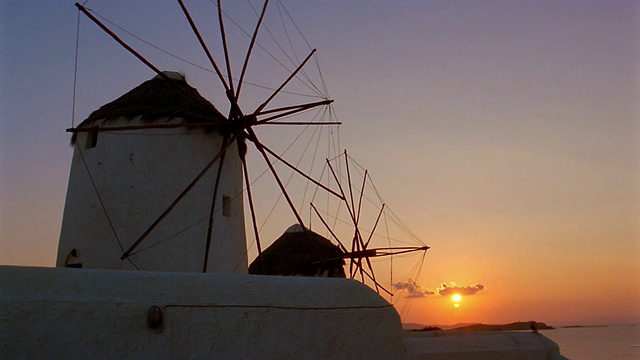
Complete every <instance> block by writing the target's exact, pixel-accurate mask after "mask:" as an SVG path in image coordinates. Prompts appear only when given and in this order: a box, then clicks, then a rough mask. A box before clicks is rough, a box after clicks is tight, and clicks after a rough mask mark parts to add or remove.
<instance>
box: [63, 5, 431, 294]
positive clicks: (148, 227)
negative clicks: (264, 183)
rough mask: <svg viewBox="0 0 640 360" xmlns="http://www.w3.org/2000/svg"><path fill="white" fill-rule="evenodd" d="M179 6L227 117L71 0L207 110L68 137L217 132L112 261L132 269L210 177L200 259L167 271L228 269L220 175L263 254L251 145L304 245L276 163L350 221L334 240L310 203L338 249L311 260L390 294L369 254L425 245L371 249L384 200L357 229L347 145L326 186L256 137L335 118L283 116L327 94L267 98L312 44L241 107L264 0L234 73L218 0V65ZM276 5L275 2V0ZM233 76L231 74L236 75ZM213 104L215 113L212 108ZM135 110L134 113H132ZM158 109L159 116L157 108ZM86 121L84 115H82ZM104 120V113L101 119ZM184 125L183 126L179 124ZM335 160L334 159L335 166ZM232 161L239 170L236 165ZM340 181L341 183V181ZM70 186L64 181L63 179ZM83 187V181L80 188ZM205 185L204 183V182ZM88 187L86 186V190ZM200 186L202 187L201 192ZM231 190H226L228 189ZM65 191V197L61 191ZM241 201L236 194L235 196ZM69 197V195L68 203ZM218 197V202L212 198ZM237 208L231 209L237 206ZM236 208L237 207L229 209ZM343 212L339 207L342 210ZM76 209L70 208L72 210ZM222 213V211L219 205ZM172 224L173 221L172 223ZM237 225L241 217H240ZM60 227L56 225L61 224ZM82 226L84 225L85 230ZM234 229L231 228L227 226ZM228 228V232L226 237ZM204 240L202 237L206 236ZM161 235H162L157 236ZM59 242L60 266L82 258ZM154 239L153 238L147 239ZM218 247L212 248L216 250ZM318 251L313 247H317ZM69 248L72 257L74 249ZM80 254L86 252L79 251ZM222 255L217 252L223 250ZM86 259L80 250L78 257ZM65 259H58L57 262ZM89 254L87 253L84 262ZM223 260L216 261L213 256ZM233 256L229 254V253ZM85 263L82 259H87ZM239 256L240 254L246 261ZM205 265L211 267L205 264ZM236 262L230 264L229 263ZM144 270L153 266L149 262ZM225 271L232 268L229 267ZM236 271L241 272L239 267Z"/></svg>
mask: <svg viewBox="0 0 640 360" xmlns="http://www.w3.org/2000/svg"><path fill="white" fill-rule="evenodd" d="M178 4H179V6H180V9H181V11H182V13H183V14H184V16H185V19H186V20H187V22H188V24H189V27H190V28H191V30H192V32H193V34H194V35H195V37H196V38H197V41H198V43H199V45H200V46H201V48H202V50H203V52H204V53H205V54H206V57H207V59H208V61H209V63H210V67H211V68H212V69H213V70H212V72H213V73H214V74H215V77H216V78H217V79H218V81H219V83H220V84H221V86H222V88H223V91H224V94H225V97H226V100H227V102H228V109H229V110H228V112H227V115H223V114H222V113H220V112H219V111H217V110H216V109H215V108H214V109H213V110H211V109H209V105H210V104H209V103H208V102H207V101H206V100H205V99H204V98H202V97H201V96H200V95H199V93H198V92H197V91H195V92H194V91H193V88H191V87H190V86H189V85H188V84H187V83H186V81H185V79H184V78H180V77H179V76H176V75H175V74H172V73H168V72H164V71H162V70H161V69H160V68H158V67H156V66H155V65H154V64H153V63H152V62H151V61H149V60H147V58H145V57H144V56H143V55H141V54H140V53H139V52H138V51H136V50H135V49H134V48H133V47H132V46H130V45H129V44H128V43H127V42H125V41H124V40H122V39H121V38H120V37H119V36H118V35H117V34H116V33H115V32H114V31H113V30H112V29H111V28H110V27H109V26H107V25H105V23H104V22H103V21H101V20H100V19H99V18H98V17H99V16H96V15H95V14H96V13H95V12H93V11H91V10H90V9H88V8H86V7H85V6H83V5H81V4H78V3H76V7H77V8H78V10H79V11H80V12H81V13H82V14H84V15H85V16H86V17H87V18H88V19H90V20H91V21H92V22H93V23H95V24H96V25H98V26H99V27H100V28H101V29H102V30H104V32H105V33H106V34H108V35H109V36H110V37H111V38H112V39H113V40H115V41H116V42H117V43H118V44H120V45H121V46H122V47H123V48H124V49H126V51H128V52H129V53H130V54H132V55H133V56H135V57H136V58H137V59H139V60H140V61H141V62H142V63H143V64H145V65H146V66H147V67H148V68H150V69H151V70H153V71H154V72H155V73H156V74H157V76H156V78H154V79H152V80H154V81H155V82H156V83H161V84H162V87H164V88H167V90H166V91H168V92H171V93H174V94H176V96H179V97H182V98H185V101H186V102H189V103H190V104H191V106H195V107H201V108H204V109H208V110H207V111H208V112H209V114H210V116H211V117H210V119H209V120H196V121H192V120H190V121H185V116H183V117H180V116H178V115H175V116H174V117H173V118H177V119H181V120H178V123H174V122H171V121H169V123H164V124H157V123H148V124H145V123H144V122H142V123H140V124H135V125H130V126H113V125H112V126H110V128H107V127H106V126H104V125H105V124H106V123H105V122H102V123H101V124H100V125H97V126H88V125H90V122H89V123H84V126H82V124H81V125H80V126H78V127H72V128H71V129H69V130H68V131H70V132H72V133H73V134H74V139H75V136H77V134H79V133H83V134H84V135H85V136H86V139H85V141H84V142H85V146H91V145H92V142H93V143H95V139H96V138H95V136H96V135H98V134H101V133H102V132H112V133H113V132H114V131H127V132H131V131H150V130H155V129H161V130H163V131H164V130H166V129H168V128H170V127H173V128H178V127H180V128H185V127H186V128H188V129H192V128H196V127H197V128H205V129H208V130H209V131H211V129H215V131H217V133H218V134H219V135H220V137H219V140H218V141H217V142H216V143H215V150H213V153H212V154H210V155H209V159H208V161H203V164H201V169H200V171H199V172H196V173H195V175H192V180H191V181H190V182H188V183H187V185H186V186H184V187H183V188H182V189H180V190H179V191H175V193H176V195H175V196H174V197H173V200H172V201H170V202H169V203H168V204H167V205H166V206H163V207H162V208H161V209H159V210H156V212H157V213H158V214H159V215H158V216H156V217H155V219H154V220H153V221H149V222H148V224H145V225H144V226H143V228H144V230H143V231H139V235H137V236H135V238H132V239H127V240H123V241H120V239H118V243H119V245H120V248H121V253H120V254H119V257H118V259H119V260H120V261H121V262H123V263H124V262H129V263H130V264H131V265H133V266H134V267H137V266H136V264H135V262H134V260H133V257H134V256H135V255H136V254H137V253H139V252H140V251H141V249H142V248H144V247H145V246H148V247H150V246H149V245H148V242H149V238H150V236H151V235H152V234H154V233H156V232H158V231H160V230H159V229H160V228H161V227H162V226H165V227H166V225H165V224H166V223H167V222H170V221H171V217H172V216H174V214H175V213H176V212H179V210H180V206H183V207H184V204H183V203H184V202H188V201H189V198H190V197H193V195H192V194H193V193H194V192H197V190H194V189H197V188H198V187H200V188H201V187H203V186H204V185H202V183H203V178H207V177H209V178H210V180H211V181H210V183H209V185H210V186H209V187H208V188H207V191H208V196H209V197H210V199H209V200H208V201H205V203H210V204H211V205H210V206H209V213H208V214H206V215H207V216H205V217H206V219H207V221H206V222H207V226H206V228H207V229H206V234H205V236H202V238H203V239H202V240H204V244H201V245H200V247H203V249H202V251H201V259H192V257H193V256H191V255H190V256H188V257H186V258H184V259H183V260H181V261H178V264H176V265H175V266H174V267H170V268H169V270H176V269H178V271H193V263H194V262H195V263H199V264H200V265H199V266H200V269H199V271H202V272H208V271H222V272H229V271H230V272H233V269H232V267H230V266H231V265H229V266H224V267H221V268H217V269H215V265H212V262H211V260H210V254H211V253H212V246H215V244H216V243H217V241H219V239H216V236H220V234H219V233H218V234H217V233H216V232H215V231H214V229H215V227H216V226H218V225H219V224H218V222H219V221H220V218H219V217H216V216H215V215H214V213H215V211H216V209H217V208H218V207H222V208H223V210H224V206H225V204H229V203H230V202H231V201H232V197H228V196H227V197H225V195H224V194H221V192H222V191H221V189H222V188H224V187H225V186H227V185H225V180H224V179H229V178H232V179H233V181H231V182H232V183H234V184H235V185H229V186H231V187H233V186H236V188H237V186H238V184H240V186H241V187H242V186H243V187H244V189H245V195H246V200H247V204H248V207H249V213H250V218H251V229H252V232H253V236H254V237H255V244H256V246H257V251H258V255H260V254H262V251H263V250H262V243H261V238H260V231H259V224H258V220H257V214H256V209H255V207H254V203H255V199H254V194H253V192H252V179H251V178H250V174H251V173H250V170H249V166H248V164H247V158H246V156H247V155H246V154H247V151H249V150H250V149H252V150H251V151H253V150H255V152H256V154H257V155H258V157H259V158H261V159H262V161H264V164H266V167H267V169H268V173H269V174H270V175H271V176H272V178H273V180H274V181H275V183H276V184H277V188H278V191H279V194H280V196H281V197H282V198H283V199H284V201H285V202H286V203H287V205H288V207H289V209H290V213H291V216H292V217H293V219H294V220H293V221H294V222H295V223H296V224H298V225H299V226H300V228H301V229H302V232H303V233H304V236H305V237H307V238H308V239H309V243H310V244H311V247H313V243H314V242H313V241H312V237H313V234H312V233H311V231H310V230H309V229H310V227H309V226H308V224H307V221H305V220H304V219H303V216H302V214H301V213H300V211H299V210H298V208H297V207H296V204H295V201H294V199H293V197H292V195H291V194H290V191H289V190H288V188H287V181H285V180H283V178H282V176H281V175H280V174H279V172H278V171H277V170H276V163H277V164H280V165H281V166H285V167H286V168H288V169H289V170H290V171H292V172H293V173H295V174H296V175H297V176H299V177H302V178H303V179H305V180H306V181H308V182H309V183H311V184H313V186H314V187H315V188H316V189H319V190H320V191H322V192H323V193H325V194H327V195H328V196H330V197H333V198H334V200H335V201H337V203H339V204H340V205H339V206H340V207H341V208H342V209H346V213H347V215H348V216H347V217H348V223H349V225H350V226H351V227H352V230H351V233H350V235H349V237H350V239H349V241H345V240H341V237H342V238H344V237H343V235H340V234H338V233H336V232H335V231H334V229H335V227H336V224H337V221H336V220H335V219H334V220H333V224H331V222H332V219H330V215H329V214H328V213H327V212H324V213H323V212H322V211H320V210H319V209H318V207H317V203H315V204H314V202H313V201H312V202H310V203H309V205H310V214H313V215H314V216H315V219H317V221H319V223H320V225H321V226H322V227H323V228H325V229H326V232H327V233H328V234H330V237H331V239H332V240H335V241H336V242H337V243H338V246H339V247H340V249H341V250H342V255H338V256H334V257H331V258H323V257H322V256H320V255H319V254H318V258H317V259H316V260H315V261H316V262H319V263H324V262H328V261H335V260H336V259H340V260H349V273H348V277H350V278H359V279H360V280H361V281H362V282H366V281H371V282H372V283H373V284H374V286H375V288H376V290H378V291H380V289H382V290H384V291H386V292H388V293H390V291H388V290H387V289H385V288H384V287H382V285H380V282H379V281H378V280H377V279H376V276H375V273H374V267H373V265H372V261H371V258H374V257H381V256H391V255H395V254H398V253H408V252H417V251H422V252H423V253H424V252H426V250H427V249H428V246H426V245H421V246H404V247H394V246H391V245H389V246H388V247H382V248H381V247H378V248H374V247H372V244H373V242H372V239H373V236H374V235H373V234H374V232H375V230H376V228H378V225H379V222H380V220H381V219H382V217H383V214H385V210H386V206H385V205H384V204H383V205H382V206H381V207H380V210H379V213H378V215H377V216H376V220H375V222H374V224H373V225H372V227H371V228H370V229H369V230H368V231H369V234H368V235H367V234H364V233H363V231H361V226H360V221H361V214H362V205H363V203H364V202H363V199H365V188H366V184H367V181H368V180H367V179H370V178H369V176H368V175H367V172H366V171H365V172H364V176H363V180H362V183H361V185H360V189H359V190H355V191H354V186H353V181H352V172H351V169H350V166H353V165H350V164H351V162H350V159H349V156H348V154H347V153H346V151H345V152H344V153H343V154H340V156H336V157H334V158H332V159H327V160H326V167H325V168H324V169H325V171H324V172H323V173H324V174H325V175H326V176H327V178H328V179H329V180H330V181H328V183H329V185H327V184H325V183H323V182H321V181H320V180H318V179H317V178H315V177H314V176H311V175H309V174H307V173H306V172H305V171H303V170H301V169H300V168H299V167H298V166H297V165H296V164H294V163H293V162H291V161H289V160H287V159H285V158H284V157H283V156H281V154H278V153H277V152H276V151H274V150H273V149H272V148H271V147H270V146H268V145H267V144H266V143H265V142H263V141H262V140H261V137H260V136H259V135H258V133H257V131H256V129H257V128H258V127H266V126H276V125H289V126H337V125H339V124H340V122H337V121H323V122H316V121H286V119H287V118H289V117H290V116H293V115H296V114H300V113H304V112H307V111H309V110H312V109H317V108H329V109H330V107H331V104H332V102H333V100H331V99H329V97H328V96H323V98H322V99H321V100H318V101H311V102H302V103H295V104H293V105H282V106H272V104H273V103H274V102H275V101H274V100H275V99H276V98H277V97H278V96H279V95H280V94H282V93H283V92H285V91H286V90H285V89H286V88H287V86H288V85H289V84H290V83H291V82H292V81H293V80H294V79H297V78H298V77H300V75H301V74H303V73H304V68H305V66H307V64H308V63H309V62H310V60H311V59H313V58H314V56H315V53H316V50H315V49H311V51H309V53H308V54H306V56H305V57H304V58H303V59H302V61H299V63H298V64H297V66H296V67H295V68H294V69H293V70H292V71H291V72H290V74H289V75H288V76H287V77H285V78H283V79H281V81H280V83H279V84H278V86H276V87H275V88H274V89H273V91H272V93H271V94H270V95H269V96H267V97H266V98H265V99H264V100H263V101H262V102H260V103H259V104H258V105H257V106H254V107H252V108H250V109H249V108H248V107H246V106H243V105H242V101H241V97H242V96H241V95H242V94H243V92H242V90H243V85H245V84H246V83H247V82H246V81H245V77H246V75H247V72H248V69H249V64H250V62H251V59H252V54H253V52H254V49H255V46H256V44H257V38H258V34H259V33H261V29H262V28H263V19H264V17H265V14H266V12H267V9H268V7H269V1H268V0H267V1H265V2H264V4H263V6H262V9H261V11H260V12H258V13H259V16H258V20H257V22H256V24H255V27H254V29H253V32H251V35H250V42H249V45H248V48H247V50H246V53H245V56H244V59H243V60H242V62H241V63H242V65H241V67H240V69H241V70H240V72H239V75H238V73H236V72H234V71H233V69H232V66H231V62H232V61H231V56H230V51H229V48H230V46H229V44H228V43H227V35H226V34H227V32H226V29H225V21H224V18H225V14H224V10H223V6H222V5H221V1H217V15H218V25H219V33H220V38H221V44H222V49H223V58H224V66H221V65H220V64H221V62H220V61H219V60H216V59H215V58H214V55H213V54H212V52H211V51H210V49H209V46H208V45H207V42H206V41H205V37H204V36H203V35H202V34H201V32H200V30H199V28H198V26H197V25H196V21H195V20H194V18H193V17H192V14H191V13H190V10H189V8H188V7H187V6H186V5H185V4H184V2H183V1H182V0H178ZM278 4H279V3H278ZM235 76H237V77H235ZM214 110H215V111H214ZM136 115H139V114H136ZM162 115H166V114H165V113H163V114H162ZM199 115H202V116H204V115H205V114H203V113H200V114H199ZM173 118H172V117H169V119H168V120H172V119H173ZM87 120H89V119H87ZM103 120H104V117H103ZM185 124H186V125H185ZM78 149H79V150H78V151H79V154H80V155H79V156H78V158H79V160H78V162H83V163H85V164H84V168H85V170H86V172H87V173H88V174H91V171H90V169H89V167H88V166H87V165H86V161H85V159H84V155H82V150H81V149H80V148H79V147H78ZM233 159H236V162H235V165H232V166H231V168H232V169H233V168H235V170H227V168H229V166H228V165H226V164H229V163H230V162H231V163H234V160H233ZM337 162H340V163H339V164H337ZM238 167H239V169H238ZM341 167H344V168H345V170H346V175H343V174H342V172H341V171H340V170H339V169H338V168H341ZM225 171H231V173H232V175H231V176H230V177H229V176H227V175H226V174H225ZM89 179H90V180H91V181H90V183H91V184H93V186H92V187H93V190H95V192H96V193H98V188H97V186H96V185H95V181H94V179H93V177H91V176H89ZM345 181H346V183H345ZM70 187H71V183H70ZM87 187H88V186H87ZM205 187H206V186H205ZM90 190H91V189H89V190H88V191H90ZM207 191H205V192H207ZM232 192H233V191H232ZM68 197H69V196H68ZM240 199H241V198H240ZM98 200H99V203H100V206H101V207H102V210H104V211H103V212H104V213H105V214H106V213H108V211H107V210H106V209H105V206H104V201H103V199H102V198H100V197H99V196H98ZM67 202H69V200H68V201H67ZM219 203H222V205H221V206H219V205H218V204H219ZM198 204H199V205H198V206H203V205H202V204H201V202H198ZM236 209H237V207H236ZM236 211H237V210H236ZM343 211H344V210H343ZM66 212H67V210H66V208H65V217H66ZM76 212H77V211H76ZM223 212H224V211H223ZM108 222H109V226H110V227H111V228H112V230H113V232H114V234H115V233H116V230H115V227H116V226H115V225H114V224H113V223H112V221H111V220H109V221H108ZM178 222H179V221H178ZM242 225H244V223H242ZM240 227H242V226H241V225H239V223H236V224H235V225H234V227H233V229H235V233H236V234H237V233H239V232H242V236H244V229H243V230H238V229H239V228H240ZM64 228H65V226H64V224H63V230H64ZM84 231H86V232H89V231H90V230H86V229H85V230H84ZM231 232H233V231H231ZM228 234H229V231H227V235H228ZM73 237H76V238H77V237H78V234H77V233H75V234H74V235H73ZM205 239H206V240H205ZM162 241H164V240H162ZM230 241H231V242H233V243H235V245H234V246H236V247H237V244H238V242H241V243H242V246H245V244H244V242H243V241H238V239H233V236H231V239H230ZM62 244H63V241H62V237H61V249H62V250H61V249H59V254H58V264H59V266H62V264H65V263H69V264H74V265H75V266H76V267H77V264H82V263H83V260H79V258H82V257H83V256H84V255H83V251H81V250H78V249H77V248H75V247H72V246H68V245H65V246H62ZM156 244H159V242H156V243H155V244H153V245H156ZM223 245H224V246H227V245H229V244H228V241H227V243H223ZM218 250H219V249H218ZM316 252H317V251H316ZM74 254H75V255H74ZM84 254H86V252H84ZM222 257H223V258H224V257H225V256H224V255H223V256H222ZM85 258H86V256H85ZM63 259H64V260H63ZM89 260H90V259H87V261H88V262H89ZM216 261H222V260H219V259H218V260H216ZM234 261H235V259H234ZM88 262H87V263H88ZM245 262H246V260H245ZM183 263H189V264H190V265H189V266H187V267H184V268H183V267H181V264H183ZM212 266H213V267H214V270H212ZM236 268H237V266H236ZM151 269H154V268H153V266H152V268H151ZM230 269H231V270H230ZM239 272H243V271H242V270H240V271H239Z"/></svg>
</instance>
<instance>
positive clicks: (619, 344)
mask: <svg viewBox="0 0 640 360" xmlns="http://www.w3.org/2000/svg"><path fill="white" fill-rule="evenodd" d="M541 333H542V334H544V335H545V336H546V337H548V338H550V339H551V340H553V341H555V342H556V343H557V344H558V345H559V346H560V353H561V354H562V355H564V356H565V357H568V358H569V359H576V360H601V359H612V360H638V359H640V325H632V326H625V325H615V326H607V327H591V328H566V329H565V328H558V329H556V330H543V331H541Z"/></svg>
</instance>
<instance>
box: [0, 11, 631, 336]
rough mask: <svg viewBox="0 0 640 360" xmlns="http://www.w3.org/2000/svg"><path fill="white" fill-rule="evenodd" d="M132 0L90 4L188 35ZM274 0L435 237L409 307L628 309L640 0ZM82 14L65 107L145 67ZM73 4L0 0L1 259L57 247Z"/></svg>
mask: <svg viewBox="0 0 640 360" xmlns="http://www.w3.org/2000/svg"><path fill="white" fill-rule="evenodd" d="M129 3H130V2H129V1H110V2H106V1H99V0H94V1H91V2H89V3H88V4H87V6H88V7H93V8H96V9H98V8H100V9H104V12H102V13H103V14H104V15H105V16H108V17H109V18H110V19H113V20H116V19H118V21H120V23H123V24H125V23H129V24H134V25H132V26H133V27H134V28H135V29H131V30H133V31H138V30H139V31H141V32H144V31H145V30H146V29H150V28H155V29H158V26H160V28H161V29H160V30H156V31H155V32H150V33H148V34H149V36H151V37H156V38H155V39H153V40H154V41H158V42H161V43H162V42H166V43H170V44H172V45H174V46H175V47H174V49H176V51H179V52H180V53H181V54H184V55H185V56H187V57H189V58H191V57H190V56H191V55H192V53H195V52H197V51H199V48H196V46H197V44H196V43H195V40H193V38H192V36H191V35H185V34H186V32H184V31H185V29H186V28H185V27H184V26H182V27H181V28H180V29H181V30H179V31H181V32H184V33H178V30H174V29H173V28H171V27H168V26H162V24H170V23H171V21H173V20H174V18H175V19H177V20H176V21H181V25H184V19H182V18H181V17H180V16H181V14H180V13H179V9H178V8H177V5H176V4H175V2H173V1H155V2H153V6H151V5H149V4H150V3H151V2H148V3H147V2H136V3H135V4H133V5H131V6H129V7H127V6H125V4H129ZM187 3H189V2H187ZM204 3H207V2H206V1H204ZM223 3H224V2H223ZM286 3H287V4H288V5H287V8H288V9H289V11H290V12H291V13H292V15H293V16H294V17H295V18H296V22H297V23H298V24H299V25H300V26H301V28H302V30H303V32H304V33H305V36H306V37H307V39H308V40H309V42H310V43H311V44H312V45H313V46H314V47H317V48H318V53H319V58H320V60H321V63H320V64H321V66H322V71H323V75H324V79H325V81H326V83H327V86H328V88H329V91H330V94H331V96H332V98H333V99H335V100H336V103H335V105H334V107H335V109H336V111H337V113H338V115H339V120H341V121H343V122H344V125H343V126H342V127H341V129H340V131H341V141H342V144H343V145H344V146H346V147H347V148H348V149H349V152H350V154H352V155H353V156H354V157H356V158H357V159H358V162H359V163H361V164H364V165H366V167H367V168H368V169H369V170H370V171H371V172H372V173H373V174H374V176H375V180H376V186H377V187H378V188H379V189H380V190H381V192H382V193H384V196H385V199H386V200H387V202H389V203H390V205H391V206H393V209H394V211H395V212H396V213H398V215H400V217H401V218H402V219H403V220H404V222H405V223H406V224H407V225H409V227H410V228H411V229H412V230H413V231H414V232H415V233H416V234H418V235H419V236H420V237H421V238H422V239H423V240H424V241H425V242H426V243H428V244H429V245H430V246H431V247H432V249H431V250H430V252H429V254H428V256H427V261H426V263H425V265H424V268H423V272H422V275H421V277H420V278H419V279H416V281H417V284H418V285H419V286H420V288H416V287H415V286H414V287H410V288H411V289H413V290H414V292H413V293H412V294H413V298H412V299H410V300H411V301H409V300H408V299H403V298H402V297H403V296H404V295H407V294H409V293H408V292H405V293H403V294H404V295H402V294H399V295H397V299H396V301H397V303H396V305H397V307H398V309H399V311H400V312H401V314H402V315H403V320H404V321H411V322H420V323H423V324H447V323H455V322H488V323H497V322H509V321H518V320H523V321H524V320H533V319H535V320H538V321H545V322H547V323H552V324H568V323H611V322H640V265H639V264H640V145H639V144H640V123H639V120H638V119H639V114H640V104H639V98H640V97H639V95H640V92H639V85H638V84H639V83H640V76H639V74H640V65H639V64H640V41H639V37H638V34H640V14H639V9H638V7H639V5H638V2H637V1H561V2H559V1H482V2H480V1H423V0H420V1H417V0H416V1H397V2H390V1H385V0H369V1H364V0H353V1H351V0H350V1H338V0H329V1H311V0H300V1H287V2H286ZM392 3H393V5H392ZM205 5H206V4H205ZM194 6H197V5H194ZM210 9H211V8H210ZM230 11H231V10H230ZM240 16H241V15H240ZM252 19H253V18H250V19H249V20H251V21H253V20H252ZM85 20H86V19H84V20H83V23H82V24H83V26H82V27H81V28H82V31H81V36H82V37H81V39H87V40H86V42H84V43H82V42H81V44H82V46H81V50H82V51H81V59H80V60H81V61H80V64H81V67H80V70H79V86H81V88H82V89H83V92H82V93H81V94H78V98H77V105H76V117H77V118H76V124H77V123H78V122H79V121H81V120H82V119H84V118H85V117H86V116H87V115H88V114H89V112H91V111H92V110H95V109H96V108H97V107H98V106H100V105H101V104H104V103H106V102H108V101H111V100H112V99H114V98H115V97H117V96H119V95H121V94H122V93H124V92H126V91H128V90H129V89H131V88H132V87H134V86H136V85H137V84H139V83H141V82H142V81H144V80H147V79H148V78H150V77H152V76H153V74H152V73H151V72H150V70H148V69H146V68H145V67H144V66H142V65H139V64H137V63H136V62H135V60H132V59H131V57H130V55H128V54H124V53H123V52H122V51H121V50H120V49H119V48H118V47H117V46H116V45H113V44H112V41H110V40H109V39H105V38H104V37H103V36H101V35H100V33H99V31H98V30H96V29H95V26H94V25H92V24H89V23H88V21H85ZM76 21H77V11H76V9H75V7H74V6H73V2H72V1H56V2H42V3H38V5H37V6H34V5H29V4H25V3H24V2H22V1H12V0H2V1H0V116H1V117H0V119H1V126H2V127H1V144H0V152H1V163H0V169H1V170H0V208H1V213H0V221H1V222H0V264H15V265H37V266H52V265H53V264H54V259H55V253H56V249H57V241H58V236H59V231H60V224H61V217H62V209H63V206H64V196H65V191H66V186H67V179H68V172H69V166H70V160H71V147H70V146H69V134H68V133H66V132H65V131H64V130H65V129H66V128H68V127H70V126H71V114H72V106H71V105H72V104H71V100H72V92H73V74H74V48H75V38H76V36H75V32H76ZM187 30H188V29H187ZM182 35H185V36H187V38H189V39H190V40H189V41H188V42H183V41H181V40H178V39H180V36H182ZM94 41H95V42H96V43H92V42H94ZM103 43H104V44H105V45H104V46H103V45H102V44H103ZM96 44H98V45H99V46H97V45H96ZM90 45H94V46H90ZM183 48H184V49H183ZM188 49H190V50H188ZM193 56H196V55H193ZM197 56H201V54H198V55H197ZM176 70H180V71H185V72H186V73H187V77H189V76H191V77H192V78H196V80H197V76H196V73H190V70H189V69H188V68H178V69H176ZM201 91H203V92H204V93H206V89H205V90H202V89H201ZM209 98H211V97H209ZM213 101H214V103H215V99H213ZM78 120H79V121H78ZM442 284H445V286H444V287H443V285H442ZM477 284H480V285H481V286H477ZM407 287H409V286H407ZM455 287H460V288H461V289H460V291H463V292H466V293H468V294H469V295H468V296H463V298H462V300H461V302H460V307H457V308H454V307H453V303H452V301H451V298H450V297H449V296H443V295H444V294H447V293H448V291H446V290H445V289H446V288H455ZM443 290H444V292H442V291H443ZM439 292H441V293H439Z"/></svg>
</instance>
